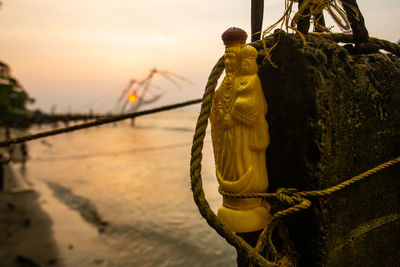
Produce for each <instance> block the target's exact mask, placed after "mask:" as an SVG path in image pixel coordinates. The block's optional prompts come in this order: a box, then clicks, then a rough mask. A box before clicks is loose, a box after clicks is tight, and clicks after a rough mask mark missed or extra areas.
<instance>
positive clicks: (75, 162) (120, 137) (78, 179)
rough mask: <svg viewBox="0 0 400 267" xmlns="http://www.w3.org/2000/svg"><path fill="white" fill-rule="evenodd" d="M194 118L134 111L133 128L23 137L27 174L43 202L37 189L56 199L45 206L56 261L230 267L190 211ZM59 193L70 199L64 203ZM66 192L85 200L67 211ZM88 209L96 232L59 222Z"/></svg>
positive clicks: (209, 171) (229, 257) (213, 186)
mask: <svg viewBox="0 0 400 267" xmlns="http://www.w3.org/2000/svg"><path fill="white" fill-rule="evenodd" d="M197 115H198V112H196V111H187V110H186V111H185V110H175V111H170V112H164V113H159V114H155V115H148V116H144V117H140V118H137V119H136V121H135V126H134V127H131V125H130V121H124V122H120V123H118V124H116V125H106V126H101V127H97V128H91V129H87V130H80V131H77V132H74V133H70V134H64V135H59V136H54V137H49V138H46V139H44V140H37V141H33V142H30V143H29V144H28V149H29V156H30V160H29V161H28V163H27V166H26V170H27V171H26V175H27V178H28V179H29V180H30V181H31V182H32V183H34V185H35V187H36V188H37V190H38V191H39V192H40V193H42V195H44V196H45V197H42V198H43V199H42V203H43V206H44V207H45V209H46V194H47V196H48V197H50V196H52V197H54V199H57V202H58V203H55V204H54V205H53V206H52V208H51V207H50V206H51V205H50V204H48V205H49V208H48V210H49V211H50V213H52V216H53V218H55V219H54V221H55V225H54V228H55V229H54V231H55V235H56V239H59V240H61V241H58V242H59V244H60V247H61V248H60V251H61V252H62V258H63V261H64V262H65V264H66V265H69V266H79V265H81V266H90V265H91V264H92V265H93V266H219V267H221V266H235V258H236V252H235V250H234V249H233V248H232V247H231V246H230V245H229V244H227V243H226V241H225V240H223V239H222V238H221V237H220V236H219V235H218V234H217V233H216V232H215V231H214V230H213V229H212V228H210V227H209V226H208V225H207V223H206V221H205V220H204V219H203V218H202V217H201V216H200V214H199V212H198V210H197V207H196V206H195V204H194V202H193V197H192V194H191V191H190V179H189V162H190V149H191V142H192V138H193V133H194V127H195V123H196V119H197ZM46 129H48V128H45V127H42V128H41V129H38V128H37V127H33V128H32V129H31V130H30V132H38V131H42V130H46ZM210 143H211V141H210V135H209V133H208V135H207V137H206V147H205V149H204V155H203V172H202V174H203V180H204V189H205V192H206V195H207V199H208V201H209V202H210V205H211V206H212V208H213V209H214V210H216V209H217V207H218V205H219V204H220V202H221V198H220V196H219V195H218V193H217V187H218V185H217V182H216V179H215V176H214V165H213V155H212V150H211V145H210ZM49 185H50V186H49ZM51 185H53V186H51ZM55 188H61V189H62V190H61V191H59V190H55ZM63 190H64V191H63ZM46 192H47V193H46ZM63 192H64V193H63ZM65 192H66V193H65ZM65 198H69V201H72V202H70V205H69V206H70V207H68V208H66V207H67V204H65V203H68V199H67V201H66V199H65ZM74 199H75V200H77V201H78V202H79V201H81V200H82V199H83V200H85V201H87V202H85V203H84V204H83V205H80V206H79V205H78V206H77V207H75V208H76V209H75V210H74V209H71V207H72V208H73V205H75V204H74V203H75V202H74ZM47 201H48V200H47ZM63 201H64V202H63ZM81 202H82V201H81ZM71 203H72V206H71ZM93 207H94V209H96V210H97V213H98V215H99V216H100V217H101V219H102V220H104V221H106V222H108V223H109V224H108V226H106V227H105V230H104V232H102V233H100V232H99V231H97V227H96V226H94V225H93V224H91V223H89V222H86V221H85V222H84V223H81V224H79V223H78V224H77V223H76V220H77V219H76V220H75V223H74V222H68V220H71V221H73V219H68V218H73V217H74V216H76V217H79V220H80V219H81V218H83V217H82V216H81V215H79V213H78V211H80V212H81V213H85V209H88V212H90V211H91V209H93ZM67 217H68V218H67ZM82 221H83V220H82ZM62 224H65V226H62V227H61V226H57V225H62ZM68 227H70V229H68ZM77 228H79V229H77ZM86 228H88V229H86ZM73 231H78V232H77V233H75V236H74V234H73V233H72V232H73ZM81 233H87V234H81ZM63 236H64V237H63ZM67 238H71V239H72V241H68V242H70V243H72V242H73V246H71V245H70V244H68V246H69V247H68V249H67V248H66V247H67V244H62V242H63V241H62V240H65V239H67ZM80 247H83V248H82V249H81V250H79V248H80ZM79 251H81V252H79Z"/></svg>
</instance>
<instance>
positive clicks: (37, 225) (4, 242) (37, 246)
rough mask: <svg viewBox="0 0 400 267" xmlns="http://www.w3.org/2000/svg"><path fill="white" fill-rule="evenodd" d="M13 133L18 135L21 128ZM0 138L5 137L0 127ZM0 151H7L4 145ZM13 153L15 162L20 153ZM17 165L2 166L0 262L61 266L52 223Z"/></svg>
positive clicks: (5, 264) (21, 132)
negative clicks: (15, 156)
mask: <svg viewBox="0 0 400 267" xmlns="http://www.w3.org/2000/svg"><path fill="white" fill-rule="evenodd" d="M12 133H13V134H14V135H16V136H20V135H22V134H23V131H20V130H14V131H13V132H12ZM0 138H1V140H4V139H5V130H4V129H3V128H2V129H0ZM1 152H2V153H3V155H5V156H6V155H7V154H8V153H7V150H6V149H5V148H1ZM17 152H18V151H17ZM16 154H17V158H16V159H17V161H18V158H19V156H20V155H19V153H16ZM20 167H21V164H20V163H13V162H10V163H9V164H8V165H4V188H3V191H2V192H0V265H1V266H4V267H8V266H10V267H11V266H18V267H20V266H24V267H29V266H62V265H61V264H60V262H59V260H58V249H57V245H56V243H55V241H54V239H53V232H52V224H53V222H52V220H51V219H50V217H49V216H48V215H47V213H45V212H44V211H43V209H42V208H41V205H40V203H39V195H38V193H37V192H35V191H34V190H33V189H32V187H31V186H30V182H29V181H27V180H25V178H24V177H23V176H22V175H21V173H20V171H21V169H20Z"/></svg>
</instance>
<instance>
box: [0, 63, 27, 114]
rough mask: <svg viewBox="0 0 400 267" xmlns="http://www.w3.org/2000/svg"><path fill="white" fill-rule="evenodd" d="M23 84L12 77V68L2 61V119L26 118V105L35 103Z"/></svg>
mask: <svg viewBox="0 0 400 267" xmlns="http://www.w3.org/2000/svg"><path fill="white" fill-rule="evenodd" d="M33 102H34V99H32V98H30V97H29V96H28V94H27V93H26V91H25V90H24V88H23V87H22V86H21V84H20V83H19V82H18V81H17V80H16V79H15V78H14V77H12V76H11V74H10V68H9V67H8V65H7V64H5V63H3V62H1V61H0V118H2V119H12V118H18V117H25V116H26V114H27V112H26V111H27V109H26V104H27V103H33Z"/></svg>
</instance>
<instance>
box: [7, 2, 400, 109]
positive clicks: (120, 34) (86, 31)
mask: <svg viewBox="0 0 400 267" xmlns="http://www.w3.org/2000/svg"><path fill="white" fill-rule="evenodd" d="M2 2H3V5H2V7H1V9H0V61H3V62H5V63H6V64H8V65H9V66H10V67H11V70H12V75H13V76H15V77H16V78H17V79H18V80H19V81H20V83H21V84H22V85H23V86H24V88H25V89H26V90H27V91H28V93H29V94H30V95H31V96H32V97H33V98H35V99H36V103H35V105H34V106H32V107H31V108H41V109H43V110H44V111H49V110H50V107H51V106H52V105H53V104H55V103H56V104H57V111H60V112H62V111H72V112H81V111H88V110H89V108H93V110H95V111H109V110H111V109H112V108H113V107H114V106H115V100H116V99H117V97H118V96H119V95H120V93H121V91H122V90H123V89H124V87H126V85H127V84H128V82H129V80H130V79H132V78H134V79H142V78H144V77H145V76H146V75H147V74H148V72H149V70H150V69H151V68H153V67H156V68H158V69H160V70H168V71H171V72H173V73H177V74H179V75H181V76H183V77H185V78H187V79H189V80H190V81H191V82H192V83H185V82H183V81H182V82H180V84H181V86H182V88H177V87H175V86H174V85H173V84H172V83H170V82H169V81H168V80H165V79H163V78H161V77H158V78H156V79H155V81H154V84H155V85H157V86H158V87H160V88H162V90H165V92H166V93H165V95H164V97H163V98H162V99H161V100H160V101H159V103H158V104H160V105H162V104H167V103H175V102H178V101H184V100H189V99H194V98H199V97H201V96H202V93H203V90H204V86H205V84H206V81H207V77H208V75H209V72H210V70H211V68H212V66H213V65H214V64H215V63H216V61H217V60H218V58H219V57H220V56H221V55H222V54H223V51H224V46H223V44H222V41H221V38H220V36H221V34H222V32H223V31H225V30H226V29H227V28H229V27H231V26H237V27H240V28H243V29H244V30H246V31H247V32H248V33H250V3H251V1H250V0H218V1H215V0H146V1H138V0H113V1H111V0H85V1H82V0H79V1H78V0H69V1H54V0H3V1H2ZM358 3H359V6H360V8H361V11H362V12H363V15H364V17H365V20H366V25H367V28H368V30H369V33H370V36H374V37H377V38H382V39H386V40H389V41H392V42H397V41H398V40H399V39H400V31H399V26H398V25H399V22H400V21H399V14H400V2H399V1H398V0H382V1H366V0H359V1H358ZM283 5H284V0H270V1H268V0H266V1H265V13H264V28H265V27H267V26H269V25H270V24H272V23H273V22H275V21H277V20H278V19H279V18H280V16H281V15H282V12H283ZM332 25H334V24H332ZM334 29H335V28H334ZM336 31H337V30H336ZM158 104H157V105H158Z"/></svg>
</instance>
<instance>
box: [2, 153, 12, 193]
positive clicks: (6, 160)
mask: <svg viewBox="0 0 400 267" xmlns="http://www.w3.org/2000/svg"><path fill="white" fill-rule="evenodd" d="M10 161H11V157H9V158H8V159H7V158H6V157H5V156H4V155H3V153H0V192H3V190H4V165H7V164H8V163H9V162H10Z"/></svg>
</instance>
